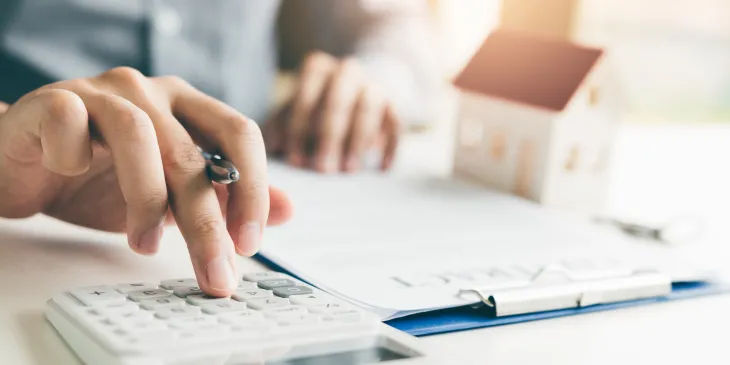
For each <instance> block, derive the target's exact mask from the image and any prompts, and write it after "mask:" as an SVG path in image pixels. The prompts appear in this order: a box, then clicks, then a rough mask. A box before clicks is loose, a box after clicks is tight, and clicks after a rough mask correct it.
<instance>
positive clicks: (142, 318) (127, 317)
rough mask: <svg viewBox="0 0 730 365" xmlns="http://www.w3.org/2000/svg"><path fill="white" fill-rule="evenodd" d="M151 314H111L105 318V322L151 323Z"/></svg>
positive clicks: (139, 312) (143, 312)
mask: <svg viewBox="0 0 730 365" xmlns="http://www.w3.org/2000/svg"><path fill="white" fill-rule="evenodd" d="M152 319H153V317H152V313H151V312H147V311H137V312H132V313H122V314H111V315H109V316H107V320H109V322H110V323H114V324H123V323H124V324H136V323H145V322H151V321H152Z"/></svg>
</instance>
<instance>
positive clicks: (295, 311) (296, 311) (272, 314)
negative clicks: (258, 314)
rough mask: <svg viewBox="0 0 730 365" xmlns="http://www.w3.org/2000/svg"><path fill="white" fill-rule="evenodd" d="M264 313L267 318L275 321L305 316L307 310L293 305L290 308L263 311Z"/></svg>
mask: <svg viewBox="0 0 730 365" xmlns="http://www.w3.org/2000/svg"><path fill="white" fill-rule="evenodd" d="M262 313H263V314H264V316H266V317H269V318H273V319H279V318H284V317H290V316H297V315H301V314H305V313H307V310H306V309H305V308H304V307H300V306H297V305H291V306H288V307H279V308H271V309H266V310H263V311H262Z"/></svg>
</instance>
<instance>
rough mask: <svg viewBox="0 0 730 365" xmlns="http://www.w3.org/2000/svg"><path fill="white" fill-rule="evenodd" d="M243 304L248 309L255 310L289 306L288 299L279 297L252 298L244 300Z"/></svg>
mask: <svg viewBox="0 0 730 365" xmlns="http://www.w3.org/2000/svg"><path fill="white" fill-rule="evenodd" d="M245 302H246V304H247V305H248V307H249V308H251V309H257V310H262V309H269V308H277V307H284V306H288V305H289V299H286V298H279V297H271V298H252V299H246V301H245Z"/></svg>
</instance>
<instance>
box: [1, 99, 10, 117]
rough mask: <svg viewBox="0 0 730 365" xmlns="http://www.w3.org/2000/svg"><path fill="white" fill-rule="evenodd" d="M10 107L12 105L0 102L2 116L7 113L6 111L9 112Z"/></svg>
mask: <svg viewBox="0 0 730 365" xmlns="http://www.w3.org/2000/svg"><path fill="white" fill-rule="evenodd" d="M9 107H10V105H8V104H5V103H3V102H2V101H0V114H2V113H5V111H6V110H8V108H9Z"/></svg>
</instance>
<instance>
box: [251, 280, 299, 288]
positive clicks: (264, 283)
mask: <svg viewBox="0 0 730 365" xmlns="http://www.w3.org/2000/svg"><path fill="white" fill-rule="evenodd" d="M258 284H259V288H261V289H267V290H271V289H274V288H281V287H285V286H295V285H297V283H295V282H293V281H291V280H289V279H275V280H260V281H259V282H258Z"/></svg>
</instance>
